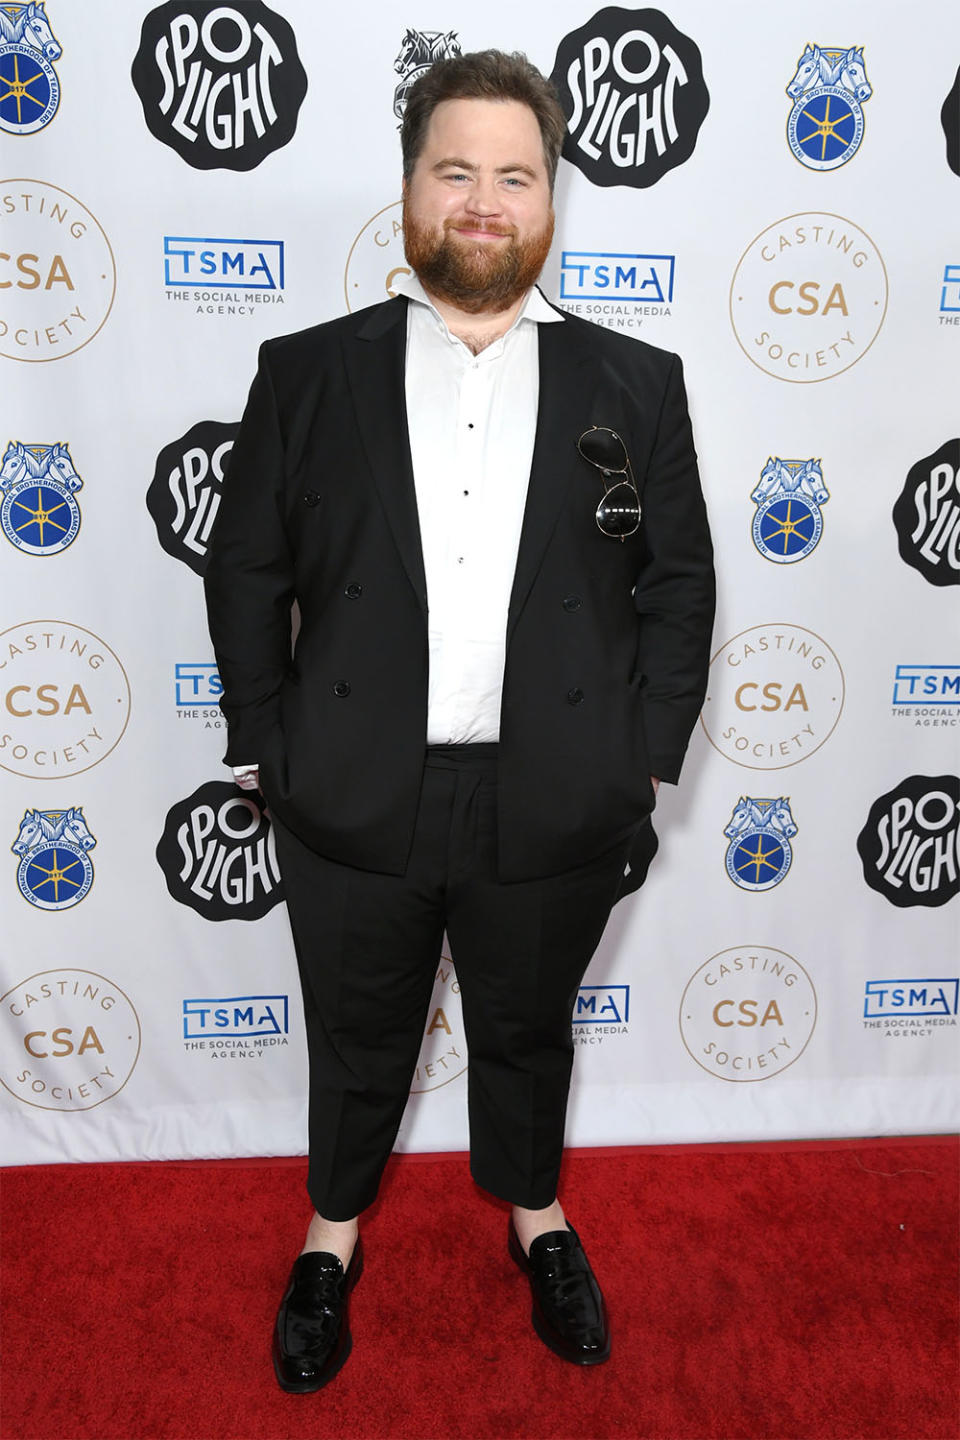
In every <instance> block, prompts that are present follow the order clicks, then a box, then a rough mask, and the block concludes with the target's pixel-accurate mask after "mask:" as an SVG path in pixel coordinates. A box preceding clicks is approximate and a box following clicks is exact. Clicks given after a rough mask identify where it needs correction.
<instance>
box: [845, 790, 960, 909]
mask: <svg viewBox="0 0 960 1440" xmlns="http://www.w3.org/2000/svg"><path fill="white" fill-rule="evenodd" d="M857 850H858V851H859V853H860V860H861V862H862V864H863V878H864V880H866V882H867V884H868V885H869V886H870V888H871V890H876V891H877V892H878V894H880V895H883V896H884V897H885V898H886V899H887V900H889V901H890V903H891V905H897V906H898V907H900V908H901V909H904V908H906V907H907V906H910V905H928V906H932V905H945V904H946V902H947V901H948V900H952V898H953V897H954V895H956V893H957V891H958V890H960V874H958V852H960V780H958V779H957V777H956V776H955V775H908V776H907V778H906V779H905V780H901V782H900V784H899V785H897V786H896V787H895V789H893V790H888V791H887V793H886V794H885V795H881V796H880V798H879V800H875V801H874V802H873V804H872V805H871V807H870V813H869V815H868V816H867V823H866V824H865V825H864V827H863V829H862V830H861V831H860V834H859V835H858V836H857Z"/></svg>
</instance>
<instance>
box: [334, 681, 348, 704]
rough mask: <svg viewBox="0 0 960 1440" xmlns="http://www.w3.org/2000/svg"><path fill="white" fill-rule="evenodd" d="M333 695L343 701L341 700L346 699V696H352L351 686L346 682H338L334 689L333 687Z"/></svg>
mask: <svg viewBox="0 0 960 1440" xmlns="http://www.w3.org/2000/svg"><path fill="white" fill-rule="evenodd" d="M333 693H334V695H336V696H338V697H339V699H341V700H342V699H343V698H344V696H346V695H349V694H350V686H349V684H348V683H347V681H346V680H338V681H337V683H336V685H334V687H333Z"/></svg>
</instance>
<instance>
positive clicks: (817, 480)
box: [750, 455, 830, 565]
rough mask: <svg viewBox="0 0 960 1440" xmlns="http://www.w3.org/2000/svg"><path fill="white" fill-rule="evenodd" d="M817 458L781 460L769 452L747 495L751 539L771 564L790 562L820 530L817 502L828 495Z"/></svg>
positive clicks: (806, 551) (806, 549)
mask: <svg viewBox="0 0 960 1440" xmlns="http://www.w3.org/2000/svg"><path fill="white" fill-rule="evenodd" d="M821 466H822V462H821V461H819V460H813V459H811V460H781V459H780V457H779V456H778V455H771V456H770V458H769V459H768V461H767V463H766V465H764V467H763V469H762V470H761V472H760V482H759V484H758V485H757V487H756V489H755V490H754V491H753V492H752V493H751V495H750V499H751V500H752V501H753V502H754V504H755V505H756V507H757V510H756V514H755V515H754V517H753V526H752V533H753V543H754V545H756V547H757V549H758V550H759V551H760V554H761V555H763V556H764V558H765V559H767V560H772V561H773V562H774V564H775V565H792V564H793V563H794V561H796V560H803V559H805V558H806V556H807V555H809V554H810V551H811V550H813V549H814V548H815V547H816V545H817V543H818V541H819V539H820V536H821V535H822V534H823V516H822V515H821V513H820V507H821V505H825V504H826V503H827V501H828V500H829V499H830V494H829V491H828V490H827V487H826V485H824V483H823V470H822V468H821Z"/></svg>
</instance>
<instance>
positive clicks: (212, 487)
mask: <svg viewBox="0 0 960 1440" xmlns="http://www.w3.org/2000/svg"><path fill="white" fill-rule="evenodd" d="M239 429H240V422H239V421H238V420H235V421H232V422H229V423H227V422H224V421H221V420H201V421H200V422H199V423H198V424H197V425H194V426H192V427H191V428H190V429H189V430H188V431H187V432H186V434H185V435H181V436H180V438H179V440H173V441H171V442H170V444H169V445H165V446H164V447H163V449H162V450H161V451H160V454H159V455H158V456H157V464H156V469H155V470H154V472H153V479H152V480H151V481H150V485H149V488H148V490H147V509H148V510H149V511H150V514H151V516H152V517H153V523H154V525H155V526H156V527H157V539H158V540H159V541H160V544H161V545H162V546H163V548H164V550H166V552H167V554H168V555H172V556H173V558H174V560H182V561H183V563H184V565H189V566H190V569H191V570H192V571H193V572H194V574H196V575H203V573H204V571H205V569H206V567H207V548H208V542H209V540H210V531H211V529H212V528H213V522H214V520H215V519H216V518H217V511H218V510H219V509H220V496H221V494H222V492H223V480H224V475H225V473H226V466H227V460H228V459H229V456H230V451H231V449H232V447H233V442H234V440H235V439H236V435H237V431H238V430H239ZM178 703H179V702H178Z"/></svg>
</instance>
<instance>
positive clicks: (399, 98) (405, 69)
mask: <svg viewBox="0 0 960 1440" xmlns="http://www.w3.org/2000/svg"><path fill="white" fill-rule="evenodd" d="M459 54H461V50H460V40H459V37H458V35H457V32H456V30H407V31H406V32H405V34H404V37H403V39H402V40H401V42H400V50H399V53H398V55H397V58H396V60H394V62H393V68H394V70H395V71H396V72H397V74H398V75H399V76H400V81H399V83H398V85H397V88H396V89H395V90H394V92H393V113H394V115H396V117H397V119H398V120H402V119H403V112H404V110H406V108H407V96H408V95H409V93H410V87H411V86H412V85H415V84H416V82H417V81H418V80H419V79H420V76H421V75H423V74H424V73H425V72H426V71H427V70H429V69H430V66H431V65H434V64H436V62H437V61H438V60H452V59H453V58H454V56H456V55H459Z"/></svg>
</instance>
